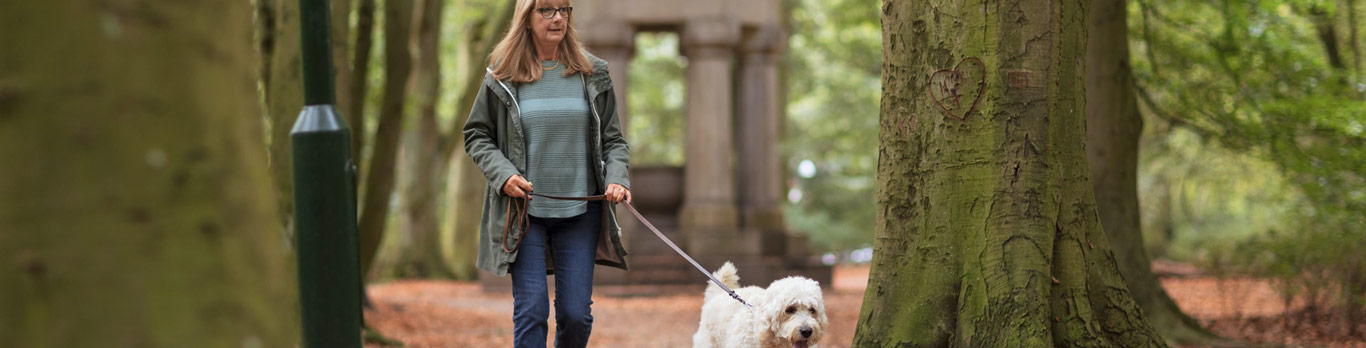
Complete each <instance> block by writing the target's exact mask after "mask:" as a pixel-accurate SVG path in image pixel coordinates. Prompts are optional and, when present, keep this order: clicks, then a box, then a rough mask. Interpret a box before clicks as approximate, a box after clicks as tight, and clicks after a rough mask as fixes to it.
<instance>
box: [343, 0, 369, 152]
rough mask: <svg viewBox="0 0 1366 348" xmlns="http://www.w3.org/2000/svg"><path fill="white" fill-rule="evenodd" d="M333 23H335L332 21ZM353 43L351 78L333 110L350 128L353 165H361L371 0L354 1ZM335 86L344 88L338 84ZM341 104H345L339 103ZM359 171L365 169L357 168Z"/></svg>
mask: <svg viewBox="0 0 1366 348" xmlns="http://www.w3.org/2000/svg"><path fill="white" fill-rule="evenodd" d="M334 21H335V20H334ZM355 37H356V44H355V45H353V48H352V50H351V61H350V62H351V69H350V70H349V71H348V72H349V73H350V75H351V77H348V78H346V79H345V80H346V85H345V86H346V88H347V89H348V90H349V91H348V92H346V93H338V94H337V95H338V96H339V97H341V96H345V97H346V98H348V99H342V98H338V99H337V101H338V103H339V104H338V105H337V110H340V111H341V112H342V117H345V118H346V122H347V123H350V125H351V157H352V158H353V159H354V161H356V163H365V162H364V160H365V158H367V157H368V156H366V155H365V153H366V152H365V137H366V135H368V134H369V133H368V132H369V131H368V130H367V129H369V128H368V127H366V125H365V101H366V95H368V94H367V93H369V92H368V91H369V87H370V80H369V79H367V78H366V77H368V76H370V54H371V49H372V46H373V45H374V42H375V40H374V37H375V0H357V3H356V35H355ZM337 86H338V87H341V86H344V85H343V84H338V85H337ZM342 102H345V103H346V104H340V103H342ZM360 170H361V172H364V171H365V168H364V167H362V168H360Z"/></svg>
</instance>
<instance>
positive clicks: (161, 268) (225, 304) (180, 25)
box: [0, 0, 298, 348]
mask: <svg viewBox="0 0 1366 348" xmlns="http://www.w3.org/2000/svg"><path fill="white" fill-rule="evenodd" d="M253 10H254V9H253V7H252V6H251V5H250V4H249V3H247V2H230V1H188V2H182V1H175V2H157V3H155V4H154V5H145V4H141V3H130V2H109V1H93V0H85V1H5V2H0V23H4V24H3V27H4V29H3V30H0V32H3V34H0V47H4V49H3V50H0V168H5V170H0V197H4V198H3V199H0V255H4V261H3V265H4V266H3V267H4V270H3V271H0V289H4V290H0V337H3V339H2V340H3V341H4V344H5V345H6V346H12V347H38V348H43V347H105V346H114V347H244V346H250V347H289V346H293V345H295V344H296V343H297V342H298V322H297V318H298V317H297V315H295V314H293V312H294V311H295V310H294V308H296V306H297V303H296V302H295V291H297V289H295V288H294V287H293V286H292V285H293V284H294V281H293V280H292V279H293V276H292V273H291V263H290V262H289V257H288V255H287V252H286V248H285V242H284V240H283V238H282V232H281V226H280V224H279V221H278V214H279V211H278V210H277V208H276V204H277V202H276V200H275V199H274V198H275V196H274V195H273V191H274V188H273V186H272V182H271V172H270V169H269V168H267V151H266V149H265V136H264V130H263V126H262V122H261V121H262V118H261V116H260V115H261V110H262V108H261V104H259V103H258V102H259V99H258V98H259V96H258V94H257V82H258V78H260V77H261V73H262V72H261V70H260V64H261V61H260V60H261V57H260V56H258V55H257V54H256V51H255V49H254V47H253V42H254V40H253V28H252V12H253ZM256 10H259V8H256ZM59 22H60V25H57V24H56V23H59Z"/></svg>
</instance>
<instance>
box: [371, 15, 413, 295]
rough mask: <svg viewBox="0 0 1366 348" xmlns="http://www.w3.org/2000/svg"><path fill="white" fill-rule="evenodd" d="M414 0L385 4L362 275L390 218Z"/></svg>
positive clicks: (372, 258) (377, 246)
mask: <svg viewBox="0 0 1366 348" xmlns="http://www.w3.org/2000/svg"><path fill="white" fill-rule="evenodd" d="M412 22H413V1H412V0H389V1H388V2H385V3H384V98H383V99H382V100H381V101H380V111H379V124H378V125H377V126H376V129H375V145H374V147H373V148H372V149H371V150H370V165H369V170H367V171H366V175H365V186H364V187H365V194H364V195H363V196H362V198H361V199H362V200H363V203H362V205H361V213H360V226H359V229H360V262H361V272H362V273H361V276H362V277H366V276H368V275H369V271H370V265H371V263H372V262H373V261H374V260H375V253H376V252H377V251H379V242H380V241H381V240H383V239H382V238H381V237H383V236H384V227H385V226H384V225H385V223H386V222H388V218H389V199H390V196H391V194H392V193H393V191H394V162H395V158H396V157H397V153H398V138H399V130H400V129H401V128H403V115H404V113H405V112H404V104H406V101H407V100H406V98H407V94H408V74H409V72H410V70H411V66H412V64H413V62H412V53H411V52H409V51H408V40H409V39H410V38H409V36H410V33H411V32H412V29H411V27H412Z"/></svg>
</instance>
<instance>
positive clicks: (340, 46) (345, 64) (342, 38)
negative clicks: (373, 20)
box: [296, 0, 357, 157]
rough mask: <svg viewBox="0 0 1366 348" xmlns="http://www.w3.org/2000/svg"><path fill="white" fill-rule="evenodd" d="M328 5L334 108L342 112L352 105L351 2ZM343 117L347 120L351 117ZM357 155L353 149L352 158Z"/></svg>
mask: <svg viewBox="0 0 1366 348" xmlns="http://www.w3.org/2000/svg"><path fill="white" fill-rule="evenodd" d="M296 2H297V1H296ZM328 4H329V5H330V6H332V18H331V22H330V23H331V24H332V80H333V89H334V90H335V93H336V97H337V102H336V104H335V105H334V106H335V107H336V109H337V112H341V111H343V109H342V107H343V106H346V105H351V56H350V55H349V53H351V52H350V50H348V49H347V42H348V41H349V40H351V0H328ZM341 117H342V119H347V118H349V117H351V115H341ZM352 130H353V132H352V134H355V133H354V129H352ZM356 154H357V152H356V150H355V149H352V150H351V156H353V157H354V156H356Z"/></svg>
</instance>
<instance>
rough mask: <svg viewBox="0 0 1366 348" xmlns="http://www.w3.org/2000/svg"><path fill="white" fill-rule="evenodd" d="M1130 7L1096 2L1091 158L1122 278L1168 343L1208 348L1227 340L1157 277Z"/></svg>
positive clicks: (1090, 68)
mask: <svg viewBox="0 0 1366 348" xmlns="http://www.w3.org/2000/svg"><path fill="white" fill-rule="evenodd" d="M1124 4H1125V1H1123V0H1100V1H1092V2H1091V8H1090V9H1089V11H1090V13H1089V17H1088V18H1087V30H1088V38H1087V48H1086V69H1087V70H1086V101H1087V102H1086V125H1087V127H1086V158H1087V163H1088V164H1089V166H1090V169H1091V184H1092V185H1093V186H1092V187H1093V188H1094V189H1095V195H1096V208H1097V210H1098V211H1099V214H1100V221H1101V225H1103V226H1104V230H1105V234H1106V236H1107V237H1109V239H1110V244H1111V246H1112V247H1113V248H1114V251H1115V261H1116V262H1118V264H1119V271H1120V274H1122V275H1123V276H1124V280H1125V283H1126V284H1128V288H1129V292H1130V293H1131V294H1132V295H1133V297H1134V301H1137V302H1138V304H1139V307H1140V308H1142V309H1143V313H1144V314H1145V316H1146V317H1147V318H1148V322H1149V323H1151V324H1152V325H1153V328H1154V329H1156V330H1157V332H1158V333H1159V334H1161V335H1162V337H1163V338H1165V339H1166V340H1167V341H1169V342H1172V343H1177V344H1198V345H1207V344H1212V343H1217V342H1222V340H1221V339H1220V338H1218V337H1216V336H1214V334H1211V333H1210V332H1209V331H1206V330H1205V329H1203V328H1201V327H1200V324H1199V323H1197V322H1196V321H1195V320H1194V319H1192V318H1191V317H1190V316H1187V315H1186V314H1185V313H1182V312H1181V308H1179V307H1177V306H1176V302H1174V301H1172V299H1171V297H1170V296H1168V295H1167V291H1166V290H1164V289H1163V288H1162V284H1161V283H1159V282H1158V280H1157V277H1156V276H1154V275H1153V272H1152V266H1151V265H1152V261H1151V259H1150V258H1149V257H1148V253H1147V251H1146V249H1145V248H1144V243H1143V229H1142V228H1140V226H1141V219H1142V217H1141V215H1140V211H1141V210H1140V209H1139V205H1138V148H1139V143H1138V140H1139V135H1140V134H1141V133H1142V131H1143V118H1142V116H1141V115H1140V114H1139V113H1138V101H1137V96H1136V95H1135V94H1134V89H1133V86H1134V80H1133V74H1132V72H1131V70H1130V68H1129V34H1128V30H1129V28H1128V26H1127V24H1126V23H1127V22H1126V21H1127V11H1126V8H1125V6H1124Z"/></svg>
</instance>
